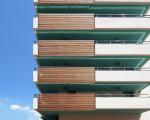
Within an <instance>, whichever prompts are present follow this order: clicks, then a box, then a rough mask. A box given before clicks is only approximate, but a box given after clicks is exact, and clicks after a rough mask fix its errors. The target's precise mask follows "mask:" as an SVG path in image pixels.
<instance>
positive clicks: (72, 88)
mask: <svg viewBox="0 0 150 120" xmlns="http://www.w3.org/2000/svg"><path fill="white" fill-rule="evenodd" d="M148 85H149V84H148V83H122V84H120V83H119V84H114V83H103V84H48V83H47V84H42V83H41V84H40V83H37V87H38V89H39V91H40V92H42V93H64V92H69V93H75V92H77V93H96V92H101V91H107V92H110V91H123V92H133V91H140V90H142V89H144V88H145V87H147V86H148Z"/></svg>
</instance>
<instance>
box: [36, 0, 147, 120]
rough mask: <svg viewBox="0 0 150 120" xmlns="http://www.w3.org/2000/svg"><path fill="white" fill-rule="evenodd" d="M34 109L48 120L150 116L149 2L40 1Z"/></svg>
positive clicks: (114, 119) (120, 119) (115, 119)
mask: <svg viewBox="0 0 150 120" xmlns="http://www.w3.org/2000/svg"><path fill="white" fill-rule="evenodd" d="M34 3H35V7H36V12H37V14H36V16H35V17H34V19H33V28H34V30H35V34H36V37H37V41H36V42H35V43H34V45H33V54H34V56H35V59H36V61H37V64H38V68H37V69H36V70H34V71H33V81H34V82H35V84H36V86H37V88H38V89H39V91H40V94H39V95H36V96H35V98H34V99H33V107H34V109H35V110H36V111H38V112H39V113H40V114H41V115H42V119H43V120H77V119H78V120H83V119H86V120H140V116H141V113H143V112H146V111H149V110H150V97H149V95H147V94H141V90H143V89H144V88H146V87H147V86H148V85H149V84H150V69H148V68H145V67H143V65H144V64H146V62H147V61H148V60H149V59H150V42H149V41H150V40H149V39H147V38H148V35H149V34H150V16H149V15H148V10H149V8H150V1H149V0H34Z"/></svg>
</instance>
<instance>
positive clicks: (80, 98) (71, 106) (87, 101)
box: [38, 93, 95, 111]
mask: <svg viewBox="0 0 150 120" xmlns="http://www.w3.org/2000/svg"><path fill="white" fill-rule="evenodd" d="M38 110H39V111H92V110H95V94H86V93H83V94H67V93H64V94H41V95H40V96H39V98H38Z"/></svg>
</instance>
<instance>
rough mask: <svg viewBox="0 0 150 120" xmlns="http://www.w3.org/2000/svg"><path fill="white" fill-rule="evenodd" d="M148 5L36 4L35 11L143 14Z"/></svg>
mask: <svg viewBox="0 0 150 120" xmlns="http://www.w3.org/2000/svg"><path fill="white" fill-rule="evenodd" d="M148 8H149V5H100V4H99V5H71V4H70V5H65V4H64V5H36V10H37V13H95V14H145V13H146V12H147V10H148Z"/></svg>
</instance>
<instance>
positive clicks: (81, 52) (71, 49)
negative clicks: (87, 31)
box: [38, 40, 94, 56]
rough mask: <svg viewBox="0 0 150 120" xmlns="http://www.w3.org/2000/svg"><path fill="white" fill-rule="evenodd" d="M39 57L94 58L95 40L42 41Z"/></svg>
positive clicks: (39, 43)
mask: <svg viewBox="0 0 150 120" xmlns="http://www.w3.org/2000/svg"><path fill="white" fill-rule="evenodd" d="M38 52H39V56H94V40H49V41H48V40H41V41H38Z"/></svg>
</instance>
